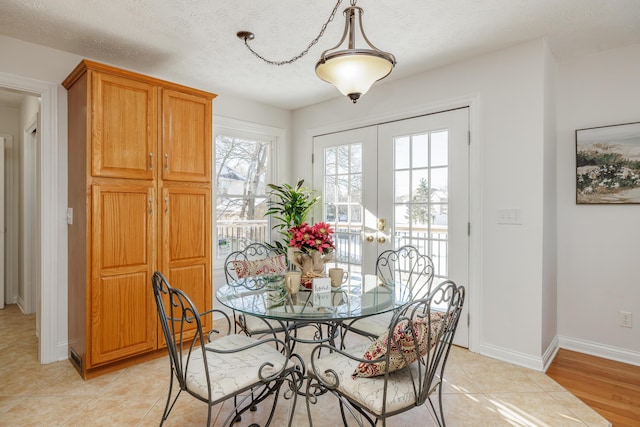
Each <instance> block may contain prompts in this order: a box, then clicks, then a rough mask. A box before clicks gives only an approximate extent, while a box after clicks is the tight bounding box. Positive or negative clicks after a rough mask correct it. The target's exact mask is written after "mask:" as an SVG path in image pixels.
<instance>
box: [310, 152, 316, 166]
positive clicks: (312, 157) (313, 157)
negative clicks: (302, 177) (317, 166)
mask: <svg viewBox="0 0 640 427" xmlns="http://www.w3.org/2000/svg"><path fill="white" fill-rule="evenodd" d="M315 160H316V159H315V155H313V154H312V155H311V164H313V162H314V161H315Z"/></svg>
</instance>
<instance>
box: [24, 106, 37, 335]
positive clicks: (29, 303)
mask: <svg viewBox="0 0 640 427" xmlns="http://www.w3.org/2000/svg"><path fill="white" fill-rule="evenodd" d="M34 132H39V130H38V115H36V116H35V117H34V118H33V120H31V121H30V123H29V125H28V126H27V127H26V128H25V129H24V132H23V133H22V137H23V139H22V164H21V175H22V179H21V181H22V184H23V185H22V188H21V189H20V191H21V192H22V195H23V198H22V200H23V201H24V202H23V205H22V206H21V207H20V208H21V209H22V217H23V219H25V221H24V222H23V223H22V224H21V226H20V234H21V236H22V237H21V240H22V243H23V246H22V248H21V249H22V259H23V262H22V281H23V294H22V310H23V311H24V312H25V313H26V314H31V313H36V320H37V317H38V314H39V313H37V311H38V310H37V307H38V300H37V299H36V295H37V294H38V292H37V290H36V287H38V286H40V279H41V278H40V277H38V270H39V267H40V265H39V254H38V248H39V247H40V244H39V243H38V240H39V229H38V226H39V224H38V218H39V216H40V213H39V212H40V211H39V209H38V203H37V202H38V201H37V200H34V199H35V198H37V197H38V195H39V188H38V186H37V177H38V175H39V173H38V172H37V171H38V168H39V166H38V154H39V153H38V151H39V147H38V139H37V138H38V137H36V138H35V139H33V136H32V134H33V133H34ZM28 166H32V167H33V169H34V170H33V171H31V170H29V168H28ZM30 172H32V173H33V172H36V174H35V175H36V176H35V177H33V180H34V181H33V182H32V183H29V182H28V180H30V179H31V177H28V174H29V173H30ZM30 184H31V185H30ZM29 187H32V188H29ZM27 198H29V200H26V199H27ZM31 198H33V199H31ZM31 200H33V202H34V203H33V206H29V205H30V204H31V203H30V202H31ZM27 260H28V261H27ZM18 300H20V298H19V297H18ZM19 303H20V302H19ZM39 327H40V325H36V333H39V332H40V328H39Z"/></svg>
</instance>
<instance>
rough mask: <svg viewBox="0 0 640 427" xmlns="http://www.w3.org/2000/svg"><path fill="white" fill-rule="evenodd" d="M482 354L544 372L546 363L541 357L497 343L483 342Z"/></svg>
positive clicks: (481, 346)
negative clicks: (497, 344)
mask: <svg viewBox="0 0 640 427" xmlns="http://www.w3.org/2000/svg"><path fill="white" fill-rule="evenodd" d="M480 354H482V355H483V356H488V357H493V358H494V359H498V360H502V361H503V362H508V363H513V364H514V365H518V366H522V367H525V368H529V369H533V370H534V371H540V372H543V371H544V368H545V363H544V361H543V359H542V358H541V357H534V356H531V355H530V354H525V353H520V352H518V351H513V350H510V349H508V348H504V347H499V346H496V345H491V344H481V345H480Z"/></svg>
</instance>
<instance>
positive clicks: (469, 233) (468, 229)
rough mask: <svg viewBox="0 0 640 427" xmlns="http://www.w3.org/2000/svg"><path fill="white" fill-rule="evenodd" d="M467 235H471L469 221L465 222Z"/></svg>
mask: <svg viewBox="0 0 640 427" xmlns="http://www.w3.org/2000/svg"><path fill="white" fill-rule="evenodd" d="M467 236H471V223H470V222H468V223H467Z"/></svg>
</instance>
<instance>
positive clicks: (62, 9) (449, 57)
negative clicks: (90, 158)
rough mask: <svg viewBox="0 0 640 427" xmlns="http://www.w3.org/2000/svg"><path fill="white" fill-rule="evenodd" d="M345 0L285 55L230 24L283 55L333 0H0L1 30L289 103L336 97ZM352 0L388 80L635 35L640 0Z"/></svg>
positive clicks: (608, 44) (564, 53) (639, 31)
mask: <svg viewBox="0 0 640 427" xmlns="http://www.w3.org/2000/svg"><path fill="white" fill-rule="evenodd" d="M348 3H349V1H348V0H345V1H343V4H342V5H341V6H340V7H339V12H338V14H337V15H336V19H335V20H334V21H333V22H332V23H331V24H330V25H329V26H328V28H327V30H326V32H325V35H324V37H323V38H322V39H320V41H319V42H318V44H317V45H316V46H314V47H313V48H312V49H311V50H310V52H309V54H308V55H306V56H304V57H303V58H302V59H300V60H298V61H297V62H295V63H294V64H292V65H283V66H273V65H267V64H265V63H263V62H262V61H260V60H259V59H257V58H256V57H254V56H253V55H252V54H251V53H250V52H249V51H248V50H247V49H246V48H245V47H244V46H243V43H242V41H241V40H239V39H238V38H237V37H236V32H238V31H239V30H249V31H252V32H254V33H255V34H256V39H255V40H254V41H253V42H251V43H252V44H251V45H252V47H253V48H254V49H256V50H257V51H258V52H260V53H261V54H262V55H263V56H265V57H268V58H269V59H274V60H284V59H289V58H291V57H293V56H295V55H296V54H298V53H300V52H301V51H302V50H304V48H305V47H306V46H307V45H308V43H309V42H310V41H311V40H312V39H313V38H314V37H315V36H316V35H317V34H318V32H319V31H320V28H321V27H322V24H323V23H324V22H325V21H326V19H327V18H328V16H329V14H330V12H331V10H332V8H333V6H334V5H335V1H334V0H313V1H312V0H306V1H301V0H297V1H296V0H208V1H203V0H109V1H107V2H105V1H103V0H0V34H3V35H6V36H8V37H13V38H17V39H21V40H25V41H28V42H32V43H37V44H41V45H45V46H48V47H52V48H55V49H59V50H63V51H67V52H71V53H74V54H77V55H80V56H83V57H88V58H92V59H95V60H98V61H103V62H107V63H110V64H114V65H117V66H120V67H123V68H128V69H132V70H135V71H138V72H141V73H145V74H150V75H153V76H155V77H159V78H163V79H166V80H171V81H175V82H178V83H182V84H186V85H190V86H194V87H198V88H200V89H204V90H208V91H211V92H215V93H218V94H221V95H225V94H229V95H233V96H238V97H242V98H247V99H252V100H255V101H258V102H262V103H265V104H271V105H275V106H278V107H282V108H286V109H295V108H299V107H302V106H305V105H310V104H313V103H316V102H320V101H323V100H327V99H330V98H334V97H337V96H340V94H339V92H338V91H337V90H336V89H335V88H334V87H333V86H331V85H329V84H328V83H325V82H323V81H321V80H320V79H318V78H317V77H316V76H315V72H314V67H315V63H316V61H317V60H318V58H319V56H320V53H321V52H322V51H323V50H325V49H328V48H329V47H332V46H333V45H335V44H336V43H337V41H338V40H339V38H340V36H341V35H342V30H343V26H344V19H343V17H342V10H343V9H344V8H345V7H346V6H348ZM358 6H360V7H362V8H363V9H364V11H365V13H364V28H365V31H366V32H367V36H368V37H369V39H370V40H371V42H372V43H373V44H375V45H376V46H377V47H378V48H380V49H382V50H385V51H388V52H391V53H393V54H394V55H395V56H396V59H397V61H398V64H397V66H396V68H395V70H394V71H393V73H392V74H391V76H389V77H388V78H387V79H386V80H385V82H386V81H392V80H396V79H399V78H402V77H407V76H409V75H412V74H416V73H419V72H421V71H424V70H427V69H431V68H435V67H438V66H442V65H445V64H448V63H452V62H457V61H460V60H463V59H465V58H468V57H472V56H476V55H480V54H483V53H487V52H491V51H495V50H498V49H501V48H504V47H507V46H511V45H514V44H517V43H519V42H522V41H525V40H530V39H533V38H538V37H545V38H546V39H547V40H548V43H549V46H550V47H551V49H552V51H553V52H554V54H555V56H556V57H557V58H558V59H559V60H560V61H562V60H564V59H567V58H572V57H577V56H582V55H586V54H590V53H595V52H599V51H603V50H609V49H612V48H616V47H621V46H625V45H630V44H636V43H640V1H639V0H387V1H381V0H376V1H374V0H360V1H359V2H358ZM69 71H71V70H69ZM378 84H384V82H380V83H378ZM372 90H375V86H374V88H373V89H372ZM365 96H366V95H365ZM345 102H348V100H345Z"/></svg>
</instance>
